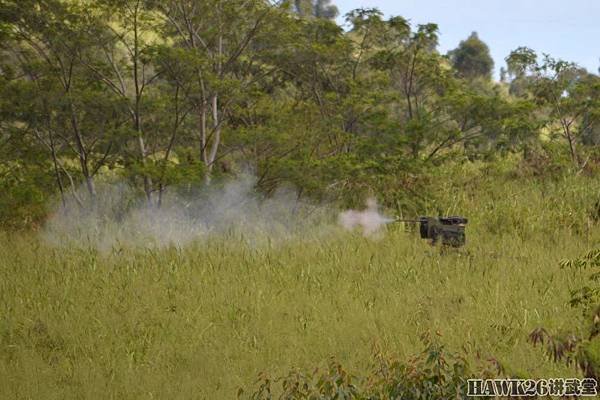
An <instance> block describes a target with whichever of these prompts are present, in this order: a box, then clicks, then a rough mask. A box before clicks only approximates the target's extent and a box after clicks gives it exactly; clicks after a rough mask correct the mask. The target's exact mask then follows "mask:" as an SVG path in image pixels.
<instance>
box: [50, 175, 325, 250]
mask: <svg viewBox="0 0 600 400" xmlns="http://www.w3.org/2000/svg"><path fill="white" fill-rule="evenodd" d="M254 186H255V178H253V177H252V176H249V175H245V176H242V177H240V178H239V179H236V180H233V181H230V182H228V183H226V184H224V185H222V186H216V185H212V186H211V187H209V188H206V187H205V188H200V189H199V190H197V191H196V192H195V193H194V194H192V193H189V192H188V193H185V194H176V192H177V191H176V190H171V191H170V192H168V194H167V195H166V196H165V198H164V200H163V206H162V207H160V208H158V207H155V206H148V205H147V204H146V203H145V202H144V201H141V200H139V193H138V194H137V195H136V193H135V192H134V190H133V189H131V188H130V187H128V186H127V185H124V184H114V185H104V186H99V187H98V197H97V200H96V202H95V203H96V204H95V206H94V207H93V209H87V208H81V207H79V206H78V205H77V204H76V203H75V202H72V203H71V202H68V203H67V206H66V207H58V209H57V211H56V212H55V213H54V215H53V216H52V218H50V219H49V220H48V221H47V223H46V225H45V227H44V229H43V231H42V236H43V237H44V238H45V239H46V241H47V242H49V243H51V244H53V245H56V246H79V247H86V248H95V249H98V250H100V251H110V250H113V249H117V248H121V247H135V248H138V247H141V248H153V247H165V246H177V247H183V246H186V245H188V244H190V243H192V242H197V241H202V240H205V239H207V238H209V237H211V236H216V235H222V236H228V237H236V238H237V239H240V240H243V241H244V242H246V243H247V244H250V245H256V244H259V243H260V242H268V243H274V242H278V241H282V240H286V239H293V238H299V237H302V238H309V237H316V236H319V235H322V234H325V233H327V232H329V231H330V230H331V228H332V224H331V220H332V214H333V213H332V211H331V209H329V208H328V207H326V206H323V205H313V204H310V203H307V202H304V201H299V200H298V196H297V193H296V192H295V191H294V190H291V189H282V190H280V191H278V192H276V193H275V194H274V195H272V196H269V197H268V198H266V197H263V196H260V195H259V194H257V193H256V191H255V190H254Z"/></svg>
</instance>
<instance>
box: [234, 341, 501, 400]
mask: <svg viewBox="0 0 600 400" xmlns="http://www.w3.org/2000/svg"><path fill="white" fill-rule="evenodd" d="M421 341H422V343H423V346H424V350H423V352H422V353H420V354H418V355H417V356H416V357H412V358H410V359H409V360H408V361H406V362H402V361H400V360H397V359H396V358H394V357H389V356H386V355H384V354H382V353H381V352H380V351H378V352H376V353H375V355H374V357H373V358H374V363H373V366H372V369H371V372H370V374H369V375H367V376H355V375H354V374H352V373H349V372H348V371H346V370H345V369H344V368H343V367H342V365H341V364H340V363H339V362H337V361H335V360H331V361H330V362H329V364H328V366H327V368H326V369H325V370H324V371H320V370H319V369H318V368H317V369H315V370H314V371H313V372H308V373H302V372H300V371H292V372H290V373H289V374H288V375H287V376H283V377H280V378H276V379H271V378H269V377H268V376H267V375H266V374H261V375H260V376H259V379H258V382H257V383H256V386H258V387H257V389H256V390H255V391H254V392H253V393H251V394H248V395H246V394H245V393H244V391H243V390H240V391H239V392H238V398H249V399H252V400H267V399H273V398H277V399H298V400H301V399H324V400H327V399H356V400H361V399H364V400H367V399H381V400H386V399H389V400H392V399H410V400H419V399H462V398H467V396H466V381H467V379H468V378H470V377H475V376H476V377H478V378H482V377H491V376H495V375H494V373H493V372H492V370H487V369H483V370H479V371H477V372H475V371H471V370H470V367H469V364H468V361H467V360H466V359H465V358H463V357H462V356H460V355H458V354H452V353H449V352H448V351H447V350H446V349H445V348H444V346H443V345H441V344H439V343H438V342H437V340H435V339H432V337H431V334H429V333H425V334H423V335H422V337H421ZM495 373H496V374H497V373H498V371H495ZM277 386H281V388H279V387H277Z"/></svg>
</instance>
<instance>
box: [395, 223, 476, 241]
mask: <svg viewBox="0 0 600 400" xmlns="http://www.w3.org/2000/svg"><path fill="white" fill-rule="evenodd" d="M395 222H412V223H418V224H419V232H420V233H421V238H423V239H431V244H436V243H438V242H439V241H440V240H441V243H442V244H443V245H444V246H452V247H461V246H464V244H465V241H466V237H465V225H466V224H467V222H468V220H467V219H466V218H464V217H458V216H452V217H437V218H435V217H419V219H416V220H415V219H396V220H395Z"/></svg>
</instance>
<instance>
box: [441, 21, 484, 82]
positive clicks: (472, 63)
mask: <svg viewBox="0 0 600 400" xmlns="http://www.w3.org/2000/svg"><path fill="white" fill-rule="evenodd" d="M448 56H449V57H450V60H451V61H452V65H453V66H454V68H455V69H456V71H457V73H458V74H459V75H460V76H461V77H463V78H467V79H474V78H478V77H481V78H485V79H491V77H492V70H493V69H494V60H493V59H492V56H491V55H490V49H489V48H488V46H487V44H485V43H484V42H483V41H481V39H479V36H478V35H477V32H473V33H471V35H470V36H469V37H468V38H467V39H466V40H463V41H461V42H460V43H459V45H458V47H457V48H456V49H454V50H452V51H450V52H449V53H448Z"/></svg>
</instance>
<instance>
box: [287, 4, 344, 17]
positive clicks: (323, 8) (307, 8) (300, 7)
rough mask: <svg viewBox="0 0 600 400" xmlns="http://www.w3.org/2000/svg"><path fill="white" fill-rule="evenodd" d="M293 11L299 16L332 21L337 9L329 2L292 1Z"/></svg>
mask: <svg viewBox="0 0 600 400" xmlns="http://www.w3.org/2000/svg"><path fill="white" fill-rule="evenodd" d="M293 9H294V12H296V13H298V14H299V15H301V16H313V17H316V18H325V19H334V18H335V17H337V15H338V8H337V7H336V6H335V5H333V4H331V0H294V6H293Z"/></svg>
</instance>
